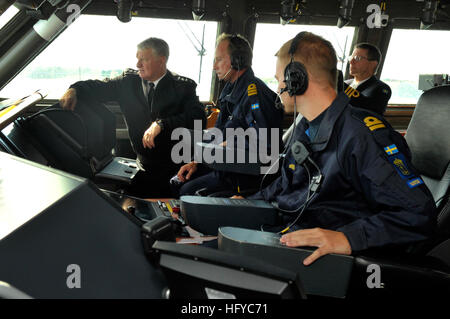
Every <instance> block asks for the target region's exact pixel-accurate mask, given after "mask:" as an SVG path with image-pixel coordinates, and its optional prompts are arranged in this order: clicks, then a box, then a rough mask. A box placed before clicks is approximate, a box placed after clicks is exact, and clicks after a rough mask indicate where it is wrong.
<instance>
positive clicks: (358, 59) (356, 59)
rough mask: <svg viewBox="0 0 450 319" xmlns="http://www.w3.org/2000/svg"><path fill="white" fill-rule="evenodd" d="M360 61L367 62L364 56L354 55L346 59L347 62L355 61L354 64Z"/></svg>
mask: <svg viewBox="0 0 450 319" xmlns="http://www.w3.org/2000/svg"><path fill="white" fill-rule="evenodd" d="M362 59H366V60H369V58H366V57H365V56H361V55H354V56H350V57H348V58H347V60H348V62H351V61H352V60H355V61H356V62H359V61H361V60H362Z"/></svg>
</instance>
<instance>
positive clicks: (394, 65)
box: [381, 29, 450, 104]
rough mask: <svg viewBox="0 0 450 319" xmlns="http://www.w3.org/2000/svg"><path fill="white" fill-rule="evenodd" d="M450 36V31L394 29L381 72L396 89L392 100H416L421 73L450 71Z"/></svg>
mask: <svg viewBox="0 0 450 319" xmlns="http://www.w3.org/2000/svg"><path fill="white" fill-rule="evenodd" d="M449 38H450V31H434V30H401V29H394V30H393V32H392V36H391V40H390V42H389V48H388V51H387V55H386V60H385V63H384V66H383V71H382V74H381V80H382V81H384V82H386V83H387V84H389V86H390V87H391V89H392V97H391V99H390V101H389V104H416V102H417V100H418V99H419V97H420V95H421V94H422V91H420V90H419V89H418V84H419V74H449V73H450V60H449V59H448V53H449V52H450V42H449V41H446V39H449Z"/></svg>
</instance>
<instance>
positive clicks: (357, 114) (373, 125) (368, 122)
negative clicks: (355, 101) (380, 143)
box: [352, 107, 386, 131]
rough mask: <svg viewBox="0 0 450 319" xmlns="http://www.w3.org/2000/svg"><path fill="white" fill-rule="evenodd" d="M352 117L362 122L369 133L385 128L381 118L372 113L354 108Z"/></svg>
mask: <svg viewBox="0 0 450 319" xmlns="http://www.w3.org/2000/svg"><path fill="white" fill-rule="evenodd" d="M352 116H353V117H354V118H356V119H358V120H359V121H361V122H363V123H364V125H365V126H366V127H367V128H368V129H369V130H370V131H376V130H378V129H381V128H386V123H385V122H384V120H383V119H382V118H381V116H380V115H378V114H375V113H373V112H370V111H367V110H364V109H361V108H356V107H355V108H353V109H352Z"/></svg>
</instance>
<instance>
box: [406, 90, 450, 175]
mask: <svg viewBox="0 0 450 319" xmlns="http://www.w3.org/2000/svg"><path fill="white" fill-rule="evenodd" d="M405 138H406V141H407V142H408V146H409V148H410V149H411V153H412V162H413V165H414V166H415V167H416V168H417V169H418V170H419V172H420V174H422V175H425V176H429V177H432V178H435V179H441V178H442V176H443V175H444V174H445V171H446V169H447V166H448V165H449V162H450V85H444V86H438V87H435V88H432V89H430V90H428V91H426V92H424V93H423V94H422V95H421V97H420V99H419V101H418V102H417V105H416V108H415V110H414V114H413V116H412V118H411V122H410V123H409V126H408V129H407V131H406V136H405Z"/></svg>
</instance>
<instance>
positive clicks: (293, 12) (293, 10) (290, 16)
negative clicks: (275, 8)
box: [280, 0, 298, 25]
mask: <svg viewBox="0 0 450 319" xmlns="http://www.w3.org/2000/svg"><path fill="white" fill-rule="evenodd" d="M297 11H298V6H297V5H296V1H295V0H284V1H281V9H280V23H281V24H282V25H286V24H288V23H291V22H295V20H296V19H295V18H296V16H297Z"/></svg>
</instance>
